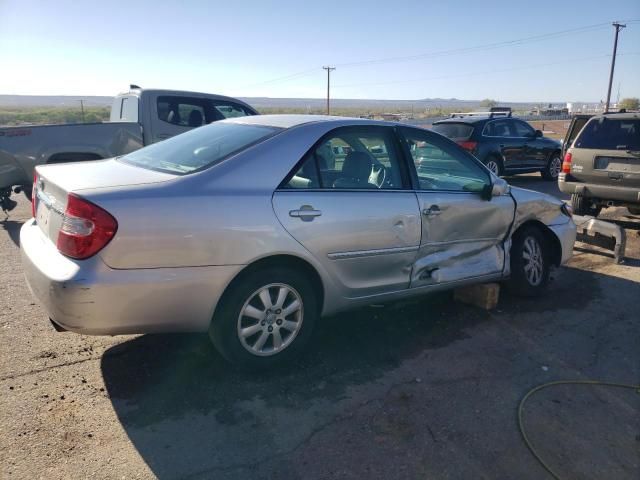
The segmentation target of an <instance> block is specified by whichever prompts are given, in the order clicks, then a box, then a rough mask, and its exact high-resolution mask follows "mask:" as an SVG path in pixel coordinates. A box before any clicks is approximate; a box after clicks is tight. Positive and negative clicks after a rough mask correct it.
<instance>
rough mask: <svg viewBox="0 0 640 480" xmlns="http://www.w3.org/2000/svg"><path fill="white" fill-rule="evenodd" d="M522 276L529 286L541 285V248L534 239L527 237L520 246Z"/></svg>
mask: <svg viewBox="0 0 640 480" xmlns="http://www.w3.org/2000/svg"><path fill="white" fill-rule="evenodd" d="M522 258H523V259H524V274H525V277H526V278H527V281H528V282H529V284H530V285H532V286H534V287H537V286H538V285H540V284H541V283H542V279H543V274H544V258H543V256H542V248H541V247H540V244H539V243H538V240H536V239H535V238H534V237H527V238H526V239H525V240H524V244H523V246H522Z"/></svg>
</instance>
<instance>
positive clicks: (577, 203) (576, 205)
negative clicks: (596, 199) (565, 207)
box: [571, 193, 602, 217]
mask: <svg viewBox="0 0 640 480" xmlns="http://www.w3.org/2000/svg"><path fill="white" fill-rule="evenodd" d="M571 208H572V209H573V213H574V214H575V215H589V216H591V217H597V216H598V215H600V212H601V211H602V207H600V206H596V205H593V203H592V202H591V200H589V199H588V198H585V197H584V196H582V195H579V194H577V193H574V194H572V195H571Z"/></svg>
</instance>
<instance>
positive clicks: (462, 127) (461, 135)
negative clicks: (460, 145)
mask: <svg viewBox="0 0 640 480" xmlns="http://www.w3.org/2000/svg"><path fill="white" fill-rule="evenodd" d="M433 131H434V132H436V133H439V134H440V135H444V136H445V137H447V138H451V139H452V140H467V139H468V138H469V137H470V136H471V133H472V132H473V125H469V124H468V123H438V124H436V125H434V126H433Z"/></svg>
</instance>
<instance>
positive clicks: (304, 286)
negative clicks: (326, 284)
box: [209, 267, 319, 369]
mask: <svg viewBox="0 0 640 480" xmlns="http://www.w3.org/2000/svg"><path fill="white" fill-rule="evenodd" d="M318 311H319V309H318V301H317V297H316V294H315V292H314V291H313V285H312V283H311V282H310V281H309V280H308V279H307V278H305V276H304V275H302V274H300V273H299V272H297V271H294V270H292V269H289V268H275V267H272V268H266V269H264V270H259V271H255V272H252V273H250V274H248V275H246V276H243V277H242V278H241V279H240V281H236V282H234V284H232V285H231V287H230V290H229V291H228V292H226V293H225V295H224V296H223V298H222V299H221V300H220V304H219V307H218V309H217V311H216V314H215V316H214V318H213V321H212V322H211V327H210V329H209V335H210V337H211V340H212V341H213V343H214V345H215V346H216V348H217V349H218V351H219V352H220V353H221V354H222V356H223V357H225V358H226V359H227V360H229V361H230V362H232V363H235V364H237V365H240V366H242V367H246V368H254V369H260V368H268V367H272V366H275V365H276V364H281V363H283V362H287V361H289V360H291V359H293V358H294V357H295V356H297V355H298V354H300V353H301V352H302V351H303V349H304V347H305V344H306V343H307V342H308V340H309V338H310V336H311V333H312V331H313V327H314V324H315V321H316V319H317V317H318Z"/></svg>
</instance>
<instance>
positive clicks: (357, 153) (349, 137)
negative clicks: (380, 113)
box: [283, 127, 404, 190]
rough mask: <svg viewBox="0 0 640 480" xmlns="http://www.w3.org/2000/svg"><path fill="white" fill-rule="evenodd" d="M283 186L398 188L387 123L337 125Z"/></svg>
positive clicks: (399, 181)
mask: <svg viewBox="0 0 640 480" xmlns="http://www.w3.org/2000/svg"><path fill="white" fill-rule="evenodd" d="M283 187H284V188H307V189H308V188H322V189H338V190H341V189H342V190H344V189H346V190H352V189H357V190H360V189H366V190H375V189H386V190H389V189H401V188H403V187H404V183H403V175H402V167H401V166H400V157H399V155H398V151H397V149H396V146H395V143H394V137H393V132H392V130H390V129H389V128H387V127H348V128H341V129H337V130H336V131H335V133H332V134H330V135H328V136H326V137H325V138H324V139H323V140H322V141H321V142H320V143H319V144H318V145H316V146H315V147H314V148H313V149H312V150H311V151H310V152H309V153H307V155H306V156H305V158H304V159H303V161H302V164H301V166H300V168H299V169H298V170H297V171H296V172H295V174H294V175H293V176H291V177H290V178H289V179H288V180H287V181H286V182H285V184H284V185H283Z"/></svg>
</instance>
